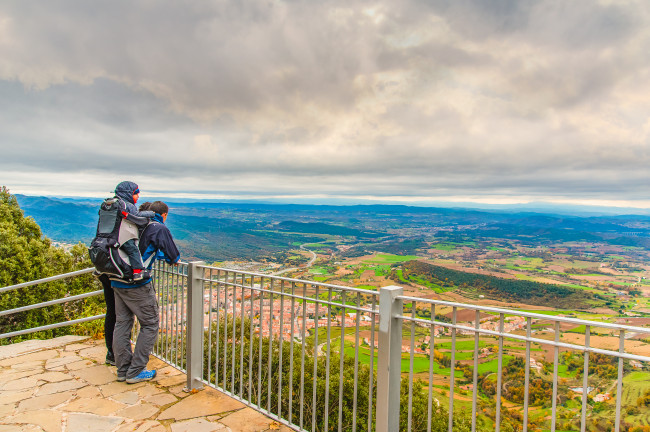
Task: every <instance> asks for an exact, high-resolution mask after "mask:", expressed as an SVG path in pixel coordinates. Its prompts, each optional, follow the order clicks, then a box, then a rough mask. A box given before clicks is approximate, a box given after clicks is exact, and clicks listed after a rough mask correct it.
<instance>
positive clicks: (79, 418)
mask: <svg viewBox="0 0 650 432" xmlns="http://www.w3.org/2000/svg"><path fill="white" fill-rule="evenodd" d="M123 421H124V420H123V419H121V418H119V417H105V416H98V415H94V414H80V413H72V414H69V415H68V428H67V430H69V431H74V432H111V431H112V430H113V429H115V428H116V427H118V426H119V425H120V424H121V423H122V422H123Z"/></svg>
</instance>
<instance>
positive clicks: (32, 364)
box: [11, 351, 51, 371]
mask: <svg viewBox="0 0 650 432" xmlns="http://www.w3.org/2000/svg"><path fill="white" fill-rule="evenodd" d="M43 352H44V353H48V352H51V351H43ZM11 368H12V369H16V370H41V371H42V370H43V360H32V361H28V362H21V363H16V364H14V365H11Z"/></svg>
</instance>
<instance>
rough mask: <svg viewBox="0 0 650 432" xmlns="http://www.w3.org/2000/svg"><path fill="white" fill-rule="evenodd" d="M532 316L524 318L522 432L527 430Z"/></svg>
mask: <svg viewBox="0 0 650 432" xmlns="http://www.w3.org/2000/svg"><path fill="white" fill-rule="evenodd" d="M531 326H532V318H531V317H528V318H527V319H526V366H525V372H524V375H525V377H524V420H523V422H524V424H523V425H522V426H523V432H528V400H529V398H530V396H529V395H530V393H529V392H530V337H531Z"/></svg>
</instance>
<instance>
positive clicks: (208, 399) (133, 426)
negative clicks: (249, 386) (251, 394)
mask: <svg viewBox="0 0 650 432" xmlns="http://www.w3.org/2000/svg"><path fill="white" fill-rule="evenodd" d="M105 356H106V348H105V347H104V344H103V341H96V340H91V339H88V338H85V337H80V336H62V337H58V338H54V339H48V340H30V341H26V342H21V343H17V344H12V345H6V346H0V432H6V431H17V432H85V431H88V432H127V431H129V432H133V431H135V432H163V431H171V432H190V431H191V432H211V431H224V432H228V431H233V432H236V431H244V432H259V431H269V430H280V431H284V432H288V431H290V429H289V428H287V427H286V426H284V425H281V424H278V423H277V422H275V421H273V420H272V419H270V418H268V417H266V416H264V415H262V414H260V413H258V412H257V411H255V410H253V409H251V408H249V407H247V406H245V405H244V404H242V403H240V402H238V401H236V400H235V399H232V398H231V397H229V396H227V395H225V394H223V393H221V392H219V391H217V390H213V389H211V388H205V389H203V390H200V391H198V392H191V393H186V392H184V391H183V388H184V386H185V380H186V377H185V374H183V373H182V372H180V371H178V370H177V369H175V368H172V367H171V366H168V365H167V364H166V363H163V362H161V361H160V360H158V359H156V358H154V357H153V356H152V357H151V360H150V361H149V365H148V368H155V369H157V370H158V376H157V377H156V378H155V379H154V380H152V381H148V382H143V383H138V384H126V383H123V382H122V383H120V382H117V381H116V375H115V367H112V366H107V365H105V364H104V358H105Z"/></svg>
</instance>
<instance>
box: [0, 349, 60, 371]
mask: <svg viewBox="0 0 650 432" xmlns="http://www.w3.org/2000/svg"><path fill="white" fill-rule="evenodd" d="M5 346H7V345H5ZM0 348H3V347H0ZM58 355H59V353H58V352H57V351H56V350H55V349H48V350H42V351H37V352H33V353H31V354H24V355H18V356H16V357H11V358H6V359H4V360H2V361H0V366H2V367H7V366H16V365H21V364H23V363H31V362H42V361H43V360H49V359H51V358H54V357H57V356H58Z"/></svg>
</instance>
